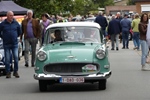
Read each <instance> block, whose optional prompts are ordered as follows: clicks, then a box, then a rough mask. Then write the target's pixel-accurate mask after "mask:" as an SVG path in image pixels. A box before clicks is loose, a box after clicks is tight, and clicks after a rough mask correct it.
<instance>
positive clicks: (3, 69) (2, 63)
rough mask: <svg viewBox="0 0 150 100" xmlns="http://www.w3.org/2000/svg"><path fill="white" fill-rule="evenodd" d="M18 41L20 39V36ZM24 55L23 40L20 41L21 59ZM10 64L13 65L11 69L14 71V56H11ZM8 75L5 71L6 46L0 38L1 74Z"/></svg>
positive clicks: (19, 54)
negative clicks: (4, 46)
mask: <svg viewBox="0 0 150 100" xmlns="http://www.w3.org/2000/svg"><path fill="white" fill-rule="evenodd" d="M18 41H20V39H19V38H18ZM21 56H22V46H21V42H18V57H19V60H20V58H21ZM10 66H11V71H13V57H12V56H11V57H10ZM2 75H6V72H5V56H4V48H3V40H2V39H1V38H0V76H2Z"/></svg>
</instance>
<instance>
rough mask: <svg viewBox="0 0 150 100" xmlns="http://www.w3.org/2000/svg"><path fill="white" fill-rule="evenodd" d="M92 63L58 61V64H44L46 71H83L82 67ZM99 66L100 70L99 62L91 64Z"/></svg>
mask: <svg viewBox="0 0 150 100" xmlns="http://www.w3.org/2000/svg"><path fill="white" fill-rule="evenodd" d="M87 64H91V63H57V64H48V65H46V66H44V71H45V72H47V73H81V72H83V71H82V67H84V66H85V65H87ZM91 65H95V66H96V67H97V70H96V71H98V70H99V66H98V65H97V64H91Z"/></svg>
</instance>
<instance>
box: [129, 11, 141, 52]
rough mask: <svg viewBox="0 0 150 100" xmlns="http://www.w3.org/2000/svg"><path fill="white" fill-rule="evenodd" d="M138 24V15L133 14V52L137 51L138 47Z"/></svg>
mask: <svg viewBox="0 0 150 100" xmlns="http://www.w3.org/2000/svg"><path fill="white" fill-rule="evenodd" d="M139 23H140V19H139V14H138V13H137V14H135V18H134V20H133V21H132V24H131V26H132V31H133V41H134V42H133V43H134V46H135V47H134V48H133V49H134V50H135V49H137V50H139V47H140V39H139V38H140V33H139V29H138V25H139Z"/></svg>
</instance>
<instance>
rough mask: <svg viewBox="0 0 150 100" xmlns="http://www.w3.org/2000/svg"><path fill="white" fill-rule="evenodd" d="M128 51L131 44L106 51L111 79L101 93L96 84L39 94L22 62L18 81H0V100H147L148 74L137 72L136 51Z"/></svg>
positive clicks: (149, 91)
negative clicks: (127, 47)
mask: <svg viewBox="0 0 150 100" xmlns="http://www.w3.org/2000/svg"><path fill="white" fill-rule="evenodd" d="M130 42H132V41H130ZM120 48H121V45H120ZM132 48H133V45H132V43H131V44H130V46H129V49H120V50H119V51H111V50H110V49H111V48H109V56H110V62H111V70H112V76H111V77H110V78H109V79H108V81H107V89H106V90H102V91H101V90H98V89H97V87H98V86H97V84H73V85H72V84H67V85H66V84H64V85H63V84H55V85H52V86H49V87H48V91H47V92H40V91H39V89H38V81H37V80H34V78H33V73H34V70H33V69H34V68H33V67H28V68H26V67H24V61H23V60H24V59H23V58H22V59H21V61H20V62H19V67H20V68H19V74H20V78H19V79H16V78H15V77H13V76H12V78H11V79H6V78H5V76H2V77H0V100H150V95H149V94H150V71H141V65H140V59H141V58H140V51H135V50H133V49H132ZM147 66H148V67H150V65H148V64H147Z"/></svg>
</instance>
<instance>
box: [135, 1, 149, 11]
mask: <svg viewBox="0 0 150 100" xmlns="http://www.w3.org/2000/svg"><path fill="white" fill-rule="evenodd" d="M133 1H134V2H135V4H136V10H137V13H139V14H141V13H142V12H150V0H133Z"/></svg>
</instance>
